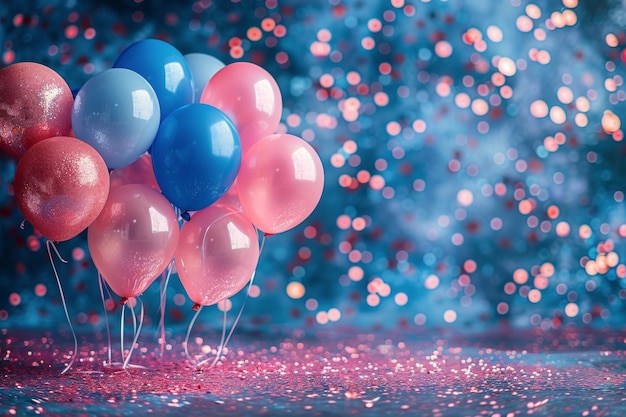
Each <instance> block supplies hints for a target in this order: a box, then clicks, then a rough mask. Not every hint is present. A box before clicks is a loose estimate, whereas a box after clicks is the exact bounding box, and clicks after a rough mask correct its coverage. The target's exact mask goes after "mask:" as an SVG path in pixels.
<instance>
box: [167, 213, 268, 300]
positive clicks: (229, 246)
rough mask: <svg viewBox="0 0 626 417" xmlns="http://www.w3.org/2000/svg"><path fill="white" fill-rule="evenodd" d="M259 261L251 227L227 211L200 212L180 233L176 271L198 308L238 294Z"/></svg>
mask: <svg viewBox="0 0 626 417" xmlns="http://www.w3.org/2000/svg"><path fill="white" fill-rule="evenodd" d="M258 259H259V242H258V236H257V232H256V230H255V229H254V227H253V226H252V223H250V221H249V220H248V219H247V218H246V217H244V215H243V214H242V213H240V212H236V211H234V210H232V209H230V208H228V207H222V206H211V207H207V208H206V209H204V210H200V211H198V212H197V213H195V214H194V215H193V216H192V217H191V220H190V221H188V222H186V223H185V224H184V225H183V227H182V229H181V232H180V239H179V244H178V248H177V249H176V269H177V271H178V276H179V277H180V281H181V282H182V284H183V287H184V288H185V291H186V292H187V295H188V296H189V298H190V299H191V300H193V302H195V303H198V304H200V305H205V306H208V305H212V304H215V303H217V302H219V301H221V300H224V299H226V298H228V297H230V296H232V295H234V294H236V293H237V292H239V291H240V290H241V289H242V288H243V287H244V286H245V285H246V284H247V283H248V281H250V279H251V278H252V276H253V274H254V271H255V269H256V265H257V262H258Z"/></svg>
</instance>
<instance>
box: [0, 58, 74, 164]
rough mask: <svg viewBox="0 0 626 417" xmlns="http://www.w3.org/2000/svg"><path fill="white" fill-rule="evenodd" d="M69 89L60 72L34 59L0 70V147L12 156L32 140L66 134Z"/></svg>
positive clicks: (26, 147) (68, 115) (70, 99)
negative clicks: (33, 60)
mask: <svg viewBox="0 0 626 417" xmlns="http://www.w3.org/2000/svg"><path fill="white" fill-rule="evenodd" d="M73 103H74V98H73V97H72V91H71V90H70V88H69V86H68V85H67V83H66V82H65V80H64V79H63V78H61V76H60V75H59V74H57V73H56V72H55V71H54V70H52V69H51V68H48V67H46V66H45V65H41V64H37V63H35V62H19V63H17V64H13V65H9V66H8V67H6V68H3V69H1V70H0V150H3V151H5V152H6V153H8V154H9V155H11V156H12V157H13V158H15V159H19V158H20V157H21V156H22V155H23V154H24V152H26V150H27V149H28V148H30V147H31V146H33V145H34V144H35V143H37V142H40V141H42V140H44V139H47V138H50V137H54V136H67V135H69V132H70V129H71V127H72V126H71V117H72V104H73Z"/></svg>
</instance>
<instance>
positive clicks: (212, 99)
mask: <svg viewBox="0 0 626 417" xmlns="http://www.w3.org/2000/svg"><path fill="white" fill-rule="evenodd" d="M200 103H204V104H210V105H212V106H214V107H217V108H218V109H220V110H222V111H223V112H224V113H226V114H227V115H228V117H229V118H230V119H231V120H232V122H233V123H234V124H235V127H236V128H237V132H239V138H240V140H241V148H242V152H243V154H245V153H246V151H247V150H248V149H249V148H250V146H252V144H254V143H255V142H256V141H258V140H259V139H261V138H262V137H264V136H267V135H271V134H272V133H274V132H276V129H277V128H278V124H279V123H280V118H281V115H282V111H283V99H282V96H281V94H280V89H279V88H278V84H276V80H274V78H273V77H272V76H271V75H270V73H269V72H267V71H266V70H265V69H263V68H261V67H260V66H258V65H256V64H252V63H250V62H235V63H232V64H229V65H226V66H225V67H224V68H222V69H221V70H219V71H218V72H217V73H215V75H213V77H211V79H210V80H209V82H208V83H207V85H206V86H205V87H204V90H203V91H202V96H201V97H200Z"/></svg>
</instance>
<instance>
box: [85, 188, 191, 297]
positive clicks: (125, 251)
mask: <svg viewBox="0 0 626 417" xmlns="http://www.w3.org/2000/svg"><path fill="white" fill-rule="evenodd" d="M178 234H179V230H178V221H177V218H176V213H175V212H174V209H173V208H172V206H171V205H170V204H169V202H168V201H167V200H166V199H165V197H163V195H162V194H160V193H159V192H157V191H155V190H153V189H152V188H150V187H147V186H145V185H141V184H127V185H123V186H121V187H117V188H115V189H113V190H111V194H110V195H109V198H108V200H107V201H106V204H105V206H104V208H103V209H102V212H101V213H100V215H99V216H98V217H97V218H96V220H95V221H94V222H93V223H92V224H91V226H89V229H88V231H87V242H88V245H89V252H90V254H91V258H92V260H93V262H94V264H95V265H96V268H97V269H98V271H99V272H100V274H102V277H103V278H104V279H105V280H106V282H107V283H108V284H109V286H110V287H111V289H112V290H113V291H114V292H115V293H116V294H117V295H119V296H120V297H125V298H129V297H136V296H138V295H140V294H141V293H143V292H144V291H145V289H146V288H148V286H149V285H150V284H151V283H152V282H153V281H154V280H155V279H156V277H157V276H159V274H161V273H162V272H163V271H164V270H165V267H166V266H167V265H168V264H169V263H170V262H171V260H172V257H173V256H174V252H175V250H176V244H177V243H178Z"/></svg>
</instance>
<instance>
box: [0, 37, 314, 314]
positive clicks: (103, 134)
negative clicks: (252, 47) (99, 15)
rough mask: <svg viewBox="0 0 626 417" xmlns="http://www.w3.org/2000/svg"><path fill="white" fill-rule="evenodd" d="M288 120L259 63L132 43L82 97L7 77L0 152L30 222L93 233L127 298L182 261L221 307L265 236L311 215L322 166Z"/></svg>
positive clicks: (34, 66) (57, 230)
mask: <svg viewBox="0 0 626 417" xmlns="http://www.w3.org/2000/svg"><path fill="white" fill-rule="evenodd" d="M281 113H282V98H281V94H280V90H279V88H278V86H277V84H276V81H275V80H274V79H273V78H272V76H271V75H270V74H269V73H268V72H267V71H265V70H264V69H263V68H261V67H260V66H258V65H255V64H252V63H246V62H236V63H232V64H229V65H224V64H223V63H222V62H220V61H219V60H217V59H215V58H213V57H211V56H209V55H206V54H201V53H193V54H188V55H182V54H181V53H180V52H179V51H178V50H177V49H176V48H175V47H174V46H172V45H171V44H169V43H167V42H164V41H160V40H156V39H146V40H142V41H138V42H136V43H134V44H132V45H130V46H129V47H128V48H126V49H125V50H124V51H123V52H122V53H121V54H120V55H119V56H118V58H117V60H116V61H115V63H114V64H113V67H112V68H110V69H107V70H104V71H103V72H101V73H99V74H97V75H95V76H94V77H92V78H91V79H89V80H88V81H87V82H86V83H85V84H84V85H83V86H82V87H81V88H80V89H79V90H78V91H77V92H76V95H75V97H73V94H72V91H71V90H70V88H69V86H68V85H67V83H66V82H65V81H64V80H63V79H62V78H61V77H60V76H59V75H58V74H57V73H56V72H55V71H53V70H52V69H50V68H48V67H46V66H44V65H41V64H38V63H32V62H23V63H16V64H13V65H10V66H8V67H6V68H4V69H2V70H0V149H1V150H3V151H5V152H6V153H8V154H9V155H11V156H12V157H13V158H15V159H17V160H18V162H17V168H16V172H15V181H14V195H15V198H16V201H17V204H18V206H19V208H20V210H21V212H22V214H23V215H24V217H25V218H26V220H27V221H28V222H30V223H31V224H32V225H33V227H34V228H35V229H36V230H38V231H39V233H41V235H42V236H44V237H46V238H47V239H49V240H50V241H65V240H69V239H71V238H73V237H75V236H77V235H78V234H80V233H81V232H83V231H84V230H85V229H87V230H88V232H87V239H88V247H89V252H90V255H91V258H92V260H93V262H94V264H95V265H96V267H97V269H98V271H99V273H100V274H101V275H102V277H103V278H104V279H105V280H106V282H107V283H108V285H109V286H110V287H111V289H112V290H113V291H114V292H115V293H116V294H117V295H119V296H120V297H123V298H130V297H136V296H138V295H140V294H142V293H143V292H144V291H145V290H146V288H147V287H148V286H149V285H150V284H151V283H152V282H153V281H154V280H155V279H156V278H157V277H158V276H159V275H160V274H161V273H163V271H164V270H165V269H166V268H167V267H168V265H170V264H171V263H172V260H173V259H175V264H176V270H177V273H178V275H179V277H180V280H181V282H182V284H183V286H184V288H185V290H186V292H187V294H188V296H189V297H190V299H191V300H192V301H194V302H195V303H196V304H198V305H201V306H207V305H212V304H215V303H217V302H219V301H221V300H223V299H225V298H227V297H230V296H231V295H233V294H235V293H236V292H238V291H239V290H241V289H242V288H243V287H244V286H245V285H246V283H247V282H248V281H249V280H250V279H251V277H252V275H253V274H254V271H255V269H256V265H257V262H258V258H259V253H260V250H259V235H258V231H261V232H263V233H264V234H266V235H269V234H276V233H281V232H284V231H287V230H289V229H291V228H293V227H295V226H297V225H298V224H299V223H301V222H302V221H304V220H305V219H306V218H307V217H308V216H309V215H310V214H311V212H312V211H313V210H314V208H315V207H316V205H317V203H318V202H319V199H320V198H321V194H322V189H323V183H324V172H323V167H322V164H321V161H320V158H319V156H318V155H317V153H316V151H315V150H314V149H313V148H312V147H311V146H310V145H309V144H308V143H307V142H306V141H304V140H303V139H301V138H299V137H296V136H293V135H289V134H285V133H276V131H277V129H278V127H279V123H280V118H281ZM181 224H182V226H181Z"/></svg>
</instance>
